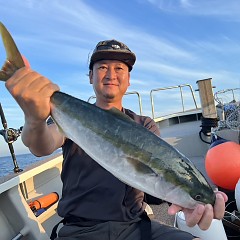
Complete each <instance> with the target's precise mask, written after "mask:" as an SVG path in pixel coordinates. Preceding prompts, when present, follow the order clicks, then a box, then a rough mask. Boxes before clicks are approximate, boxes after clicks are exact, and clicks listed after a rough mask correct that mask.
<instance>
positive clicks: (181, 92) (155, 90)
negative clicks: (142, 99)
mask: <svg viewBox="0 0 240 240" xmlns="http://www.w3.org/2000/svg"><path fill="white" fill-rule="evenodd" d="M183 87H189V88H190V91H191V94H192V98H193V101H194V104H195V107H196V109H197V108H198V106H197V102H196V98H195V95H194V91H193V89H192V86H191V85H190V84H181V85H177V86H170V87H163V88H155V89H152V90H151V91H150V99H151V108H152V117H153V119H155V113H154V111H155V109H154V99H153V92H158V91H164V90H169V89H173V88H179V90H180V96H181V102H182V110H183V112H185V106H184V97H183V91H182V88H183Z"/></svg>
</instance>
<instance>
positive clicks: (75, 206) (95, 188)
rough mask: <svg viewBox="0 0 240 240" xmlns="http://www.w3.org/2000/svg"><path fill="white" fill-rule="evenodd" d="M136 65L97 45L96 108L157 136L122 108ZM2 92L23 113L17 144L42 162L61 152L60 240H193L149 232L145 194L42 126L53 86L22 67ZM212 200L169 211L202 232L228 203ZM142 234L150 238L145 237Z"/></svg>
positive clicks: (119, 51) (93, 72)
mask: <svg viewBox="0 0 240 240" xmlns="http://www.w3.org/2000/svg"><path fill="white" fill-rule="evenodd" d="M135 60H136V57H135V54H134V53H133V52H131V51H130V49H129V48H128V47H127V46H126V45H125V44H123V43H121V42H119V41H116V40H106V41H102V42H99V43H98V44H97V46H96V48H95V50H94V52H93V54H92V56H91V59H90V64H89V79H90V83H91V84H92V85H93V88H94V91H95V94H96V103H95V104H96V106H98V107H100V108H102V109H111V108H113V107H115V108H117V109H119V110H120V111H122V112H124V113H125V114H127V115H128V116H129V117H131V118H132V119H133V120H134V121H136V122H138V123H139V124H142V125H143V126H144V127H146V128H148V129H149V130H150V131H152V132H154V133H155V134H156V135H159V130H158V128H157V126H156V124H155V123H154V121H153V120H152V119H150V118H149V117H143V116H138V115H136V114H135V113H133V112H132V111H130V110H128V109H124V108H123V106H122V98H123V95H124V94H125V92H126V91H127V88H128V86H129V85H130V71H131V70H132V67H133V65H134V63H135ZM6 87H7V88H8V90H9V91H10V93H11V94H12V95H13V96H14V98H15V99H16V101H17V102H18V104H19V105H20V106H21V108H22V109H23V111H24V114H25V125H24V128H23V132H22V140H23V142H24V144H25V145H26V146H28V147H29V149H30V150H31V152H32V153H33V154H35V155H37V156H43V155H48V154H51V153H52V152H53V151H54V150H56V149H57V148H59V147H61V146H62V149H63V156H64V162H63V170H62V173H61V177H62V181H63V190H62V198H61V200H60V201H59V205H58V214H59V215H60V216H61V217H63V218H64V219H65V222H64V223H65V225H64V226H63V227H62V228H61V229H60V231H59V234H58V239H59V240H60V239H62V240H64V239H72V240H73V239H74V240H75V239H82V240H85V239H86V240H97V239H99V240H103V239H104V240H106V239H118V240H123V239H126V240H133V239H134V240H137V239H139V240H140V239H144V240H146V239H153V240H160V239H172V240H175V239H184V240H187V239H196V238H194V237H193V236H192V235H191V234H189V233H185V232H182V231H179V230H177V229H174V228H171V227H168V226H164V225H160V224H159V223H157V222H154V221H152V222H151V226H150V225H149V222H148V220H147V218H146V216H145V214H144V209H145V206H146V204H145V203H144V193H143V192H141V191H139V190H137V189H134V188H132V187H130V186H127V185H126V184H124V183H122V182H121V181H119V180H118V179H117V178H115V177H114V176H113V175H112V174H111V173H109V172H107V171H106V170H105V169H103V168H102V167H101V166H100V165H98V164H97V163H96V162H95V161H94V160H93V159H91V158H90V157H89V156H88V155H87V154H86V153H85V152H84V151H83V150H82V149H81V148H80V147H79V146H77V145H76V144H75V143H74V142H72V141H71V140H70V139H66V138H65V136H64V135H63V134H62V133H61V132H60V131H59V130H58V128H57V126H56V124H54V123H52V122H51V123H50V122H49V121H48V123H47V121H46V120H47V119H48V117H49V115H50V112H51V103H50V97H51V95H52V94H53V93H54V92H55V91H58V90H59V87H58V86H57V85H55V84H53V83H52V82H51V81H49V80H48V79H47V78H45V77H43V76H41V75H40V74H38V73H37V72H35V71H33V70H31V69H30V68H28V67H25V68H22V69H20V70H18V71H17V72H16V73H15V74H14V76H13V77H11V78H10V79H9V80H8V81H7V83H6ZM39 143H41V144H39ZM100 151H101V150H100ZM216 196H217V198H216V203H215V206H214V207H212V206H211V205H209V204H207V205H205V206H203V205H200V204H199V205H198V206H197V207H196V209H194V210H190V209H182V208H181V207H179V206H176V205H171V206H170V207H169V214H175V213H176V212H178V211H179V210H183V211H184V213H185V216H186V221H187V224H188V225H189V226H194V225H196V224H198V225H199V227H200V228H202V229H207V228H208V227H209V226H210V224H211V221H212V219H213V218H217V219H221V218H222V217H223V214H224V209H225V201H226V200H227V199H226V198H227V197H226V195H225V194H224V193H220V192H219V193H217V195H216ZM147 231H149V233H150V235H151V236H150V237H149V236H147V237H146V236H145V235H144V234H146V232H147Z"/></svg>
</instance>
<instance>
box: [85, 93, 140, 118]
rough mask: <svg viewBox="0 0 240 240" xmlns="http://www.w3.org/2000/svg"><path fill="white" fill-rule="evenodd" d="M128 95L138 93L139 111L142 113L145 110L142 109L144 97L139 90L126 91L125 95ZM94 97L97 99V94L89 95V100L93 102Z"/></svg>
mask: <svg viewBox="0 0 240 240" xmlns="http://www.w3.org/2000/svg"><path fill="white" fill-rule="evenodd" d="M127 95H137V98H138V107H139V113H140V115H142V113H143V110H142V98H141V95H140V93H139V92H137V91H132V92H126V93H125V94H124V96H127ZM93 99H96V96H95V95H93V96H91V97H89V98H88V102H91V101H92V100H93Z"/></svg>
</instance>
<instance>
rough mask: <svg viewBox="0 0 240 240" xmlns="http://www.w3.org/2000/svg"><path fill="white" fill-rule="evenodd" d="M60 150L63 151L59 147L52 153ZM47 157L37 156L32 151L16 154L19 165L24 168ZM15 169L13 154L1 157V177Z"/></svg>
mask: <svg viewBox="0 0 240 240" xmlns="http://www.w3.org/2000/svg"><path fill="white" fill-rule="evenodd" d="M59 152H61V150H60V149H58V150H57V151H56V152H54V153H53V154H52V155H54V154H57V153H59ZM50 156H51V155H50ZM47 157H49V156H47ZM47 157H36V156H34V155H33V154H31V153H27V154H20V155H16V160H17V164H18V167H19V168H20V169H23V170H24V169H25V168H26V167H27V166H29V165H31V164H33V163H35V162H37V161H40V160H43V159H45V158H47ZM13 169H14V164H13V160H12V157H11V156H5V157H0V177H2V176H6V175H8V174H9V173H13Z"/></svg>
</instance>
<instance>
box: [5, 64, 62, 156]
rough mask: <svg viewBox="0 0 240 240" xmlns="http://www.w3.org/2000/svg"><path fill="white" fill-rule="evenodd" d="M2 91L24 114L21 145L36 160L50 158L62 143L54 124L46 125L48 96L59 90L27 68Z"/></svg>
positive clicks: (49, 102)
mask: <svg viewBox="0 0 240 240" xmlns="http://www.w3.org/2000/svg"><path fill="white" fill-rule="evenodd" d="M6 87H7V89H8V91H9V92H10V93H11V94H12V96H13V97H14V99H15V100H16V101H17V103H18V104H19V106H20V107H21V109H22V110H23V112H24V116H25V124H24V127H23V131H22V134H21V135H22V140H23V143H24V144H25V145H26V146H27V147H28V148H29V150H30V151H31V152H32V153H33V154H34V155H37V156H44V155H48V154H51V153H52V152H54V151H55V150H56V149H57V148H59V147H61V146H62V144H63V142H64V139H65V138H64V135H63V133H61V132H60V131H59V129H58V127H57V125H56V124H50V125H47V122H46V120H47V119H48V117H49V116H50V114H51V101H50V98H51V96H52V94H53V93H54V92H56V91H59V87H58V86H57V85H56V84H54V83H53V82H51V81H50V80H49V79H47V78H46V77H44V76H42V75H40V74H38V73H37V72H35V71H33V70H31V69H30V68H27V67H25V68H21V69H19V70H18V71H16V73H15V74H14V75H13V76H12V77H11V78H9V79H8V80H7V82H6Z"/></svg>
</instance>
